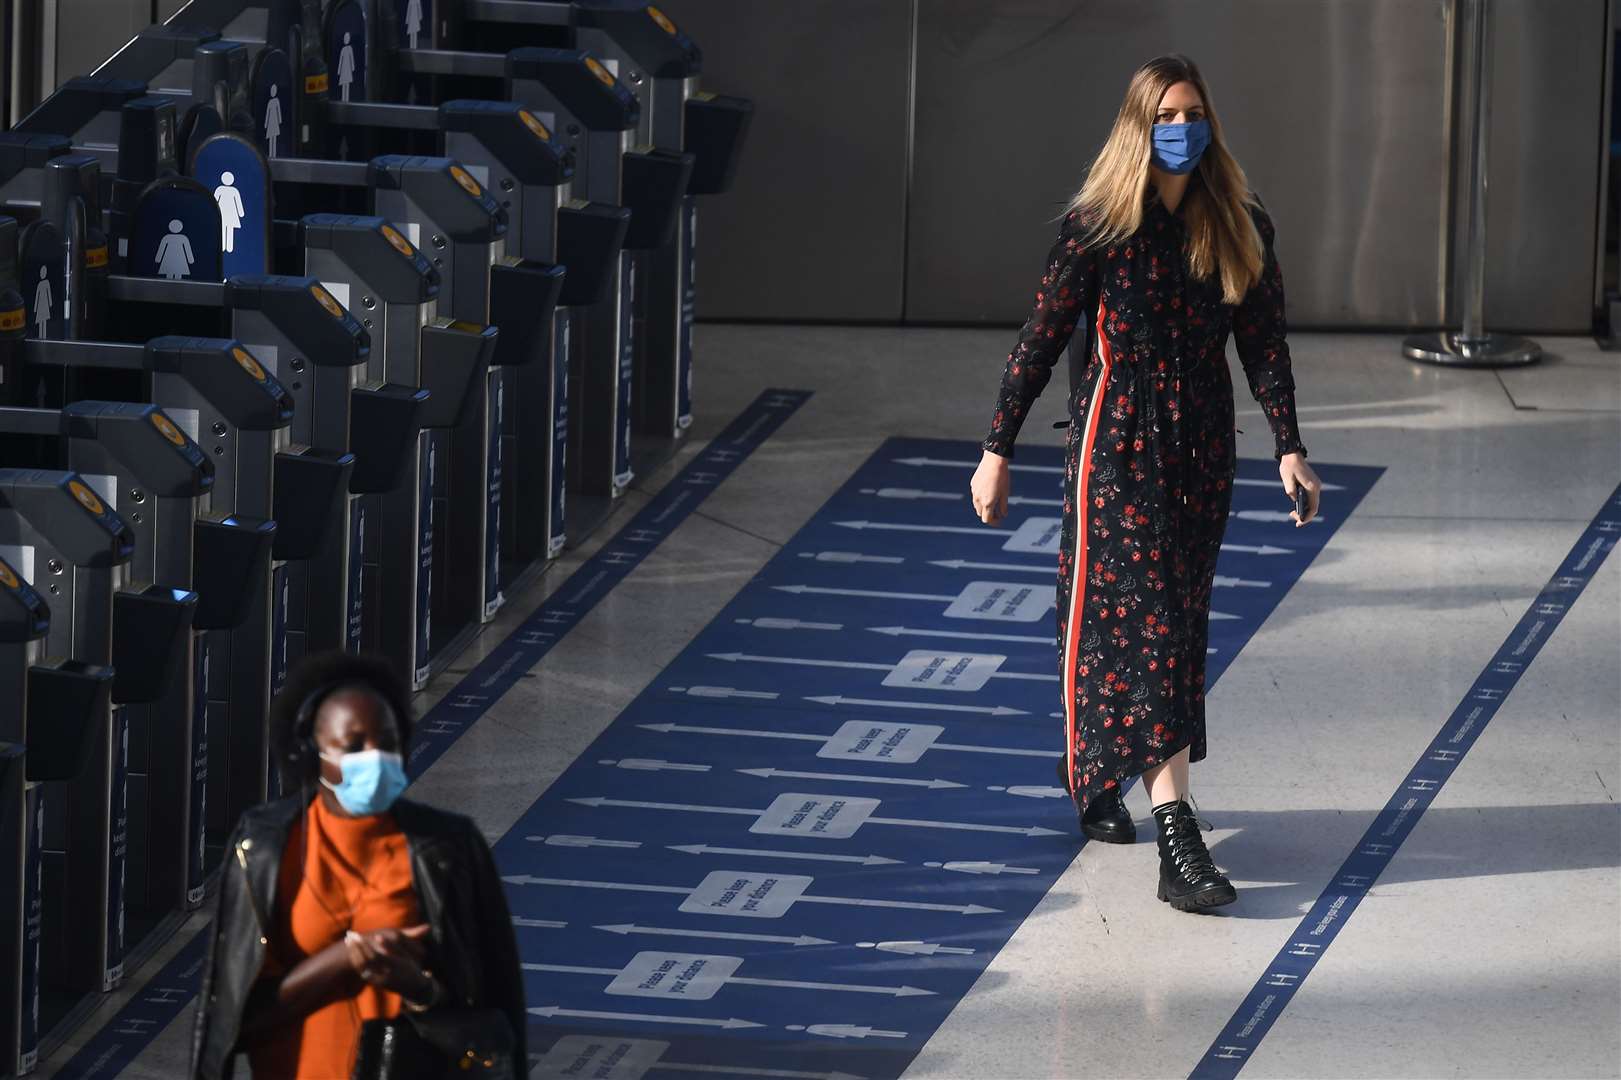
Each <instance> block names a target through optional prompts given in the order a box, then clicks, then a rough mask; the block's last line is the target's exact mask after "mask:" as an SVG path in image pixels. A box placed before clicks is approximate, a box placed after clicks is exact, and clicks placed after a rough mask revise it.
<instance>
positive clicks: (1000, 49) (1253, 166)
mask: <svg viewBox="0 0 1621 1080" xmlns="http://www.w3.org/2000/svg"><path fill="white" fill-rule="evenodd" d="M664 7H665V9H666V10H667V11H668V12H669V14H670V15H671V16H672V17H673V18H675V19H677V21H678V22H680V23H681V24H682V25H683V27H684V28H686V29H687V30H688V31H689V32H690V33H692V34H693V35H694V37H695V38H696V39H697V40H698V41H699V43H700V44H701V45H702V46H703V49H704V56H705V73H704V76H703V79H702V85H703V86H704V87H705V88H707V89H711V90H715V91H717V92H722V93H738V94H743V95H746V96H749V97H752V98H754V99H755V101H756V103H757V113H756V116H755V121H754V128H753V131H752V133H751V143H750V145H749V147H748V149H747V152H746V156H745V159H744V161H743V167H742V169H741V171H740V173H739V178H738V186H737V189H736V190H735V191H734V192H733V193H732V194H731V195H729V196H727V197H726V198H724V199H716V200H712V201H711V202H710V203H709V204H706V205H705V207H704V210H703V224H702V226H701V230H702V235H701V243H700V275H701V281H702V284H701V291H702V297H703V304H702V310H703V313H704V315H705V317H707V318H769V319H837V320H880V321H914V322H949V323H1010V322H1018V321H1020V320H1022V319H1023V318H1024V316H1025V314H1026V311H1027V309H1028V304H1029V303H1030V299H1031V294H1032V292H1033V289H1034V286H1035V281H1036V278H1037V276H1038V275H1039V273H1040V264H1041V259H1042V256H1043V255H1044V253H1045V251H1046V248H1047V245H1048V243H1049V242H1050V240H1051V237H1052V233H1053V228H1054V226H1053V219H1054V217H1055V216H1056V214H1057V212H1058V210H1059V208H1060V207H1061V206H1062V204H1063V202H1064V201H1065V199H1066V198H1067V197H1068V196H1069V195H1070V194H1071V193H1072V192H1073V191H1074V189H1075V188H1076V187H1077V186H1078V185H1079V183H1080V180H1081V178H1082V176H1083V173H1084V170H1085V166H1086V164H1087V162H1088V160H1089V159H1090V157H1091V155H1092V154H1093V153H1094V152H1095V151H1096V149H1097V147H1098V146H1099V145H1101V143H1102V140H1103V138H1104V137H1105V135H1106V134H1107V132H1108V128H1109V125H1110V124H1111V123H1112V122H1113V119H1114V114H1115V111H1116V110H1117V108H1118V106H1119V103H1120V99H1121V95H1122V94H1123V92H1124V90H1125V85H1126V82H1127V80H1128V79H1129V77H1130V75H1131V72H1132V71H1133V70H1134V69H1135V67H1136V66H1137V65H1138V64H1139V63H1141V62H1142V61H1143V60H1146V59H1148V58H1149V57H1151V56H1153V55H1155V54H1157V53H1162V52H1171V51H1182V52H1186V53H1188V54H1189V55H1191V56H1192V57H1193V58H1194V59H1195V60H1196V61H1198V62H1199V64H1200V66H1201V68H1202V69H1203V71H1204V73H1205V76H1206V78H1207V80H1208V81H1209V83H1210V85H1211V94H1212V97H1213V98H1214V99H1215V104H1216V107H1217V108H1218V109H1219V110H1220V111H1221V116H1222V119H1223V123H1224V125H1225V127H1226V130H1227V133H1228V137H1229V141H1230V143H1231V144H1232V147H1233V149H1234V151H1235V153H1236V154H1237V156H1238V158H1239V160H1240V162H1241V163H1242V164H1243V165H1244V167H1245V169H1246V170H1247V172H1248V174H1249V176H1250V180H1251V184H1252V186H1253V187H1254V188H1255V190H1257V191H1258V192H1259V193H1260V194H1261V196H1262V197H1263V198H1264V199H1265V200H1266V202H1267V205H1268V207H1269V208H1270V209H1271V210H1272V213H1273V216H1274V218H1275V219H1276V221H1277V223H1278V231H1279V238H1278V253H1279V259H1280V261H1281V263H1282V264H1283V267H1284V271H1285V278H1286V281H1287V283H1288V290H1289V308H1290V317H1291V320H1292V322H1293V323H1294V324H1295V325H1297V326H1320V327H1368V328H1375V327H1378V328H1391V329H1397V328H1407V327H1418V326H1437V325H1442V324H1447V323H1453V322H1456V321H1457V319H1458V318H1459V313H1458V311H1457V310H1456V309H1455V304H1454V302H1453V300H1452V296H1453V295H1454V294H1453V291H1452V289H1450V288H1449V287H1448V282H1449V281H1450V280H1451V279H1452V278H1453V277H1455V276H1456V275H1457V274H1458V273H1459V271H1460V263H1461V250H1459V248H1460V247H1461V241H1462V237H1461V230H1460V229H1459V228H1458V227H1457V223H1456V222H1455V220H1454V219H1455V218H1456V217H1457V215H1458V210H1459V201H1458V190H1457V189H1458V183H1459V177H1458V175H1457V174H1458V169H1457V163H1458V160H1459V147H1458V145H1457V138H1458V135H1459V132H1458V131H1457V130H1456V124H1455V123H1454V116H1453V112H1454V100H1455V97H1456V85H1455V84H1456V79H1457V77H1458V72H1457V70H1456V68H1457V63H1456V60H1455V55H1454V54H1455V49H1456V40H1455V38H1456V33H1455V26H1454V24H1455V21H1456V11H1455V10H1454V9H1455V4H1454V3H1452V2H1451V0H1155V2H1145V0H813V2H807V3H792V4H788V3H757V2H749V0H666V3H665V5H664ZM1491 10H1492V12H1493V18H1494V19H1495V25H1494V38H1493V49H1492V61H1491V77H1492V79H1493V105H1494V107H1493V110H1492V135H1491V139H1492V164H1491V170H1490V191H1491V197H1490V201H1489V204H1488V209H1489V214H1488V241H1489V245H1488V248H1489V263H1488V265H1489V270H1488V274H1487V294H1486V311H1487V319H1488V325H1489V326H1492V327H1494V328H1497V329H1503V330H1508V329H1520V330H1530V331H1540V332H1545V333H1546V332H1567V333H1585V332H1587V331H1588V330H1589V329H1590V326H1591V321H1592V314H1593V310H1594V306H1595V296H1594V293H1595V279H1596V271H1595V265H1596V257H1597V247H1596V245H1597V226H1598V222H1599V220H1600V218H1599V198H1600V190H1601V187H1600V182H1601V175H1600V169H1601V166H1602V164H1603V162H1604V158H1603V155H1602V151H1603V147H1604V146H1605V144H1606V141H1607V140H1606V138H1605V136H1604V134H1603V133H1602V132H1601V130H1600V127H1601V120H1602V105H1603V101H1604V98H1605V96H1606V95H1607V93H1608V82H1607V78H1608V74H1607V71H1606V53H1607V51H1608V49H1607V41H1608V38H1607V35H1606V28H1607V20H1608V18H1609V13H1608V4H1607V3H1606V0H1494V2H1493V3H1492V5H1491Z"/></svg>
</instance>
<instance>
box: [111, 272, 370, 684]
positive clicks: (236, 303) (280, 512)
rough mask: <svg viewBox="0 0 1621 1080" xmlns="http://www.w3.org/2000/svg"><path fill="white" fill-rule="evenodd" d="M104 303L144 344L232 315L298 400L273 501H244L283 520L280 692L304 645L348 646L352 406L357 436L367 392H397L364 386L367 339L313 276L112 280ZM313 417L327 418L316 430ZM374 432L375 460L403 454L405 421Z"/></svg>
mask: <svg viewBox="0 0 1621 1080" xmlns="http://www.w3.org/2000/svg"><path fill="white" fill-rule="evenodd" d="M108 296H109V298H110V300H111V304H110V306H109V312H108V314H109V317H108V319H107V324H106V325H107V329H108V330H109V331H115V330H116V331H118V333H119V336H124V335H126V334H127V335H129V336H131V337H134V338H135V339H137V340H144V339H146V338H147V337H148V336H149V335H150V336H156V335H157V334H159V333H161V332H164V331H167V330H171V329H172V328H173V327H174V326H175V324H176V323H177V322H179V323H181V324H182V325H188V324H189V325H190V327H191V328H193V329H194V330H195V331H196V332H198V333H205V334H206V333H210V332H212V333H217V332H218V331H219V329H220V322H221V321H223V320H222V319H221V318H220V314H221V313H226V314H227V315H228V321H229V327H228V332H229V334H230V336H231V337H233V338H234V339H236V340H237V341H239V342H241V343H242V346H243V348H244V349H245V351H246V352H247V353H248V358H249V360H251V361H252V362H253V363H255V364H257V365H259V366H260V367H262V368H263V369H264V370H265V371H266V372H267V374H268V375H270V376H274V377H275V379H276V381H277V382H278V383H279V384H280V385H281V386H282V387H283V388H285V390H286V392H287V393H288V394H289V395H290V396H291V398H292V400H293V404H294V408H293V427H292V428H291V430H290V432H289V433H288V436H289V439H288V441H287V442H285V443H284V444H283V445H282V446H280V447H278V449H279V455H278V460H277V462H276V470H275V471H276V476H275V483H274V485H273V491H269V490H267V491H266V492H265V494H266V495H270V496H272V502H271V503H270V504H268V505H265V504H259V505H251V506H250V505H243V503H242V502H241V501H240V500H239V501H238V503H237V506H236V511H237V512H238V513H243V514H248V515H251V516H253V517H263V518H271V519H273V520H275V521H276V522H277V523H278V527H277V530H276V539H275V548H274V556H275V559H276V560H277V562H278V563H279V564H281V565H278V566H277V567H275V570H274V576H275V577H276V578H277V581H276V585H275V592H276V594H277V601H276V604H275V607H274V609H273V615H272V619H273V625H276V626H278V627H283V628H285V634H286V638H287V641H286V644H285V646H284V647H283V648H284V653H285V658H284V660H283V661H282V662H280V663H278V665H277V668H278V670H277V672H276V673H275V674H274V676H273V678H272V686H271V688H270V689H271V692H272V693H273V692H274V691H275V690H276V689H278V688H279V687H280V683H281V680H282V678H284V677H285V674H286V668H285V662H286V660H287V659H296V658H297V657H298V656H299V655H301V654H302V653H303V652H304V651H305V648H306V645H307V646H308V647H309V648H336V647H339V646H340V645H341V644H342V643H343V642H344V640H345V636H346V634H347V629H348V624H349V619H350V617H351V614H352V605H353V602H354V600H355V599H357V598H354V597H352V596H351V593H350V590H349V587H348V585H349V582H350V567H349V560H348V541H349V537H350V530H351V528H352V524H353V514H352V513H351V511H352V509H353V506H352V500H351V499H349V498H347V496H346V493H347V492H348V491H349V490H350V489H351V487H352V486H353V485H352V482H351V474H352V473H353V472H354V471H355V469H356V459H357V457H358V455H356V454H355V453H352V452H351V451H350V450H349V449H348V447H349V446H350V444H351V437H352V434H351V425H350V418H351V409H353V412H354V415H355V417H356V423H355V426H354V429H353V431H354V434H355V435H358V434H359V418H360V417H361V416H362V415H364V408H365V406H364V404H361V405H358V406H357V404H356V403H357V402H362V401H363V399H364V398H365V397H366V396H367V395H368V394H370V395H372V396H373V397H376V398H383V397H386V396H391V395H393V394H394V391H393V390H392V389H390V388H386V387H372V386H368V385H364V384H361V383H360V381H359V379H358V377H357V376H358V371H359V369H361V368H362V366H363V365H364V364H365V362H366V358H367V355H368V352H369V350H370V340H369V336H368V335H367V333H366V330H365V328H364V327H362V326H361V325H360V323H359V322H358V321H356V320H355V319H354V318H352V317H351V316H350V315H349V313H348V312H346V311H345V310H344V309H343V307H342V306H341V305H339V304H338V302H337V301H336V300H335V299H333V297H332V295H331V294H330V293H328V292H327V291H326V290H325V289H324V288H322V287H321V285H320V283H319V282H317V281H316V280H315V279H313V278H310V277H303V276H287V275H275V274H262V275H247V276H243V277H236V278H232V279H231V280H229V281H227V282H223V283H221V282H203V281H172V280H167V279H163V278H150V277H135V276H128V275H118V274H115V275H113V276H112V277H111V278H110V279H109V281H108ZM188 309H190V310H188ZM188 314H189V315H190V316H191V317H190V318H189V319H188V318H187V316H188ZM199 316H200V317H199ZM391 405H392V403H391V402H388V401H384V402H382V408H380V409H379V410H378V411H381V412H384V413H388V412H390V411H391V409H390V406H391ZM301 418H302V419H301ZM316 421H323V422H324V423H323V424H322V427H321V428H320V429H319V430H317V429H316V427H315V422H316ZM378 426H379V428H380V429H381V430H382V431H383V432H385V433H387V434H388V435H389V436H390V437H389V438H386V439H384V440H382V441H383V442H384V443H385V447H386V449H385V450H383V451H381V452H379V453H377V454H374V455H372V459H373V460H382V459H385V458H386V457H387V456H388V454H389V453H390V452H394V453H397V452H398V451H397V449H394V447H395V446H396V445H397V442H398V425H397V424H393V423H385V424H381V425H378ZM284 472H285V473H286V475H284ZM333 498H336V499H337V505H336V507H335V508H333V512H331V513H330V514H329V516H327V517H326V518H324V519H317V518H316V517H315V516H314V515H313V514H311V513H308V512H304V511H301V509H300V508H297V507H295V506H294V505H293V504H294V503H299V502H302V501H304V500H310V501H311V502H312V503H314V504H317V505H319V506H320V507H322V508H323V509H325V508H328V507H331V506H332V503H331V500H332V499H333ZM295 522H296V523H301V524H302V527H299V526H297V525H295ZM290 563H302V564H304V565H287V564H290ZM276 636H277V637H279V636H281V635H279V634H278V635H276ZM261 714H262V710H261Z"/></svg>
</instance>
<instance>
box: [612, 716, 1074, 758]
mask: <svg viewBox="0 0 1621 1080" xmlns="http://www.w3.org/2000/svg"><path fill="white" fill-rule="evenodd" d="M1060 715H1062V714H1060ZM636 726H637V727H639V728H645V729H646V730H648V731H659V732H665V733H669V732H681V733H683V734H690V735H738V736H742V737H744V738H750V739H798V740H800V741H802V742H819V743H825V742H827V740H828V739H830V738H832V736H831V735H812V734H810V733H808V732H802V731H760V730H757V729H754V728H720V727H702V726H700V725H697V724H637V725H636ZM929 749H931V750H959V751H962V752H964V753H969V754H1012V755H1015V756H1018V757H1063V756H1064V755H1063V751H1061V750H1020V749H1016V748H1014V747H1011V746H968V745H964V744H962V743H941V742H937V743H930V744H929Z"/></svg>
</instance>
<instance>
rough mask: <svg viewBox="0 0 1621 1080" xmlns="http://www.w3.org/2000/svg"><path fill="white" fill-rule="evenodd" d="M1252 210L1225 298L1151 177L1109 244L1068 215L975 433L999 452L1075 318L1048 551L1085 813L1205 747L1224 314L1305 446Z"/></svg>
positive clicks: (1223, 409)
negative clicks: (1241, 276) (1136, 223)
mask: <svg viewBox="0 0 1621 1080" xmlns="http://www.w3.org/2000/svg"><path fill="white" fill-rule="evenodd" d="M1196 177H1197V174H1195V179H1194V180H1192V181H1191V182H1190V187H1189V193H1191V191H1192V187H1191V184H1192V183H1197V182H1198V180H1197V178H1196ZM1184 197H1185V196H1184ZM1180 209H1181V204H1179V206H1178V210H1180ZM1251 213H1252V215H1253V218H1254V221H1255V225H1256V228H1257V230H1258V231H1259V233H1260V236H1261V239H1262V241H1263V243H1264V245H1265V265H1264V268H1263V270H1262V274H1261V278H1260V280H1259V281H1258V282H1257V283H1256V284H1255V286H1254V287H1253V288H1251V289H1250V291H1249V293H1248V294H1247V295H1246V296H1245V297H1244V300H1243V302H1242V303H1241V304H1239V305H1238V306H1237V307H1234V306H1232V305H1229V304H1226V303H1224V302H1223V301H1222V298H1221V286H1220V282H1219V281H1217V280H1215V279H1214V278H1212V280H1210V281H1197V280H1194V279H1193V278H1192V277H1191V276H1190V275H1189V273H1188V272H1187V269H1186V265H1185V256H1184V243H1185V240H1184V228H1183V222H1182V217H1181V215H1180V213H1173V212H1171V211H1170V210H1168V209H1167V208H1166V207H1165V205H1164V204H1163V203H1162V202H1160V201H1159V198H1158V195H1157V193H1156V192H1155V190H1154V188H1153V186H1152V185H1150V187H1149V189H1148V201H1147V203H1146V204H1145V207H1144V216H1143V223H1142V225H1141V227H1140V228H1139V229H1138V231H1137V232H1136V233H1135V234H1133V235H1132V236H1131V237H1130V238H1129V239H1128V240H1127V241H1125V242H1124V243H1121V244H1117V245H1115V246H1112V247H1105V248H1100V249H1097V250H1092V249H1089V248H1087V247H1086V246H1085V245H1083V244H1082V243H1081V240H1080V236H1081V235H1082V233H1083V231H1084V230H1083V227H1082V225H1083V223H1082V222H1081V221H1080V220H1079V218H1078V216H1077V214H1076V213H1074V212H1072V213H1071V214H1070V215H1068V216H1067V217H1066V218H1065V219H1064V223H1063V225H1062V227H1061V228H1060V230H1059V235H1058V239H1057V241H1056V242H1055V243H1054V244H1053V247H1052V250H1051V252H1050V253H1049V254H1048V256H1047V270H1046V273H1045V274H1044V275H1043V276H1042V279H1041V286H1040V289H1039V290H1038V291H1037V293H1036V301H1035V310H1034V311H1033V312H1032V313H1031V315H1030V318H1029V320H1028V321H1027V322H1026V323H1025V325H1024V327H1023V328H1022V329H1021V330H1020V331H1019V336H1018V341H1017V344H1016V345H1015V346H1014V348H1013V351H1012V353H1011V354H1010V355H1009V356H1008V359H1007V366H1006V368H1005V370H1004V372H1003V376H1002V388H1001V393H1000V395H999V397H998V399H997V405H996V415H995V419H994V420H993V422H992V424H991V432H990V435H989V436H988V437H987V438H986V439H985V441H984V443H983V444H982V445H983V446H984V448H985V449H987V450H990V451H992V452H994V453H997V454H1001V455H1003V456H1005V457H1012V456H1013V444H1014V439H1015V438H1016V437H1017V435H1018V432H1019V428H1020V426H1021V425H1022V423H1023V421H1024V418H1025V415H1026V413H1027V412H1028V410H1029V406H1030V403H1031V402H1032V401H1033V400H1034V399H1035V398H1036V396H1037V395H1038V394H1040V393H1041V391H1042V389H1043V388H1044V387H1045V386H1046V385H1047V381H1048V380H1049V379H1050V378H1051V376H1052V370H1053V366H1054V364H1055V362H1056V361H1057V359H1058V356H1059V354H1060V353H1062V352H1063V350H1064V348H1065V346H1066V345H1067V344H1069V342H1070V338H1071V336H1072V335H1073V334H1074V331H1075V330H1076V327H1077V325H1078V324H1079V323H1080V322H1082V321H1083V320H1085V321H1087V322H1088V323H1090V325H1089V326H1088V327H1086V328H1085V329H1086V330H1087V331H1090V332H1088V333H1086V337H1085V340H1086V342H1087V344H1086V346H1085V347H1084V348H1077V349H1076V350H1075V351H1074V353H1073V354H1072V356H1071V364H1072V366H1073V374H1074V375H1076V376H1078V377H1074V378H1072V382H1073V385H1074V389H1073V393H1072V394H1071V396H1070V401H1069V416H1070V423H1069V438H1068V454H1067V457H1066V468H1065V471H1064V511H1063V530H1062V535H1061V540H1060V550H1059V555H1058V655H1059V672H1060V678H1061V684H1062V687H1063V692H1062V693H1063V703H1064V741H1065V745H1066V747H1067V748H1068V754H1067V756H1066V771H1067V777H1068V786H1069V788H1070V790H1071V792H1072V793H1073V794H1074V797H1075V802H1076V805H1077V806H1078V807H1079V808H1080V810H1081V811H1082V812H1084V811H1085V810H1086V807H1087V806H1088V805H1089V804H1090V802H1091V800H1092V799H1093V798H1095V797H1096V796H1097V795H1099V794H1100V793H1102V792H1104V791H1107V790H1110V789H1114V790H1118V788H1119V785H1121V784H1122V783H1124V782H1125V781H1126V780H1128V779H1130V778H1131V777H1133V776H1135V775H1137V774H1138V773H1140V772H1142V771H1143V770H1144V769H1149V768H1152V767H1153V766H1155V765H1157V764H1159V763H1161V762H1163V761H1165V760H1166V759H1167V758H1169V757H1171V756H1173V755H1175V754H1177V753H1179V752H1180V751H1181V750H1182V749H1183V748H1184V747H1187V748H1190V750H1189V760H1190V761H1200V760H1202V759H1203V758H1204V757H1205V709H1204V692H1205V650H1206V647H1207V641H1208V639H1209V622H1210V592H1211V588H1212V586H1213V585H1214V584H1215V571H1216V556H1217V554H1218V553H1219V551H1220V549H1221V540H1222V534H1223V533H1224V532H1225V531H1226V527H1227V515H1228V510H1229V507H1230V506H1231V503H1232V484H1233V475H1234V471H1235V467H1236V461H1235V457H1234V442H1235V436H1234V425H1233V385H1232V377H1231V375H1230V374H1229V372H1228V367H1227V359H1226V350H1227V336H1228V332H1229V331H1231V332H1232V334H1233V338H1234V341H1235V343H1236V345H1237V349H1238V356H1239V360H1240V362H1241V363H1242V365H1243V369H1244V373H1245V376H1246V378H1247V380H1248V382H1249V386H1250V392H1251V393H1252V394H1253V395H1254V397H1255V400H1256V401H1257V402H1258V403H1259V404H1260V405H1261V407H1262V409H1263V411H1264V412H1265V414H1266V416H1267V419H1268V422H1269V424H1270V426H1271V428H1272V435H1273V439H1274V443H1275V448H1274V449H1275V455H1274V456H1275V457H1277V458H1280V459H1281V458H1282V457H1283V455H1284V454H1287V453H1291V452H1299V453H1301V454H1304V453H1305V448H1304V447H1303V446H1302V445H1301V442H1300V433H1299V431H1298V429H1297V426H1296V423H1295V409H1294V379H1293V375H1292V373H1291V371H1290V362H1289V347H1288V345H1287V343H1286V342H1285V341H1284V330H1285V322H1284V312H1283V276H1282V273H1281V272H1280V270H1279V268H1278V262H1277V257H1276V256H1275V255H1274V253H1273V250H1272V241H1273V227H1272V221H1271V219H1270V217H1269V216H1268V215H1267V213H1266V212H1265V210H1264V209H1262V208H1259V207H1257V208H1255V209H1253V210H1252V211H1251ZM1094 319H1095V322H1094V321H1092V320H1094ZM1077 345H1079V341H1078V342H1077ZM1083 463H1084V468H1083V467H1082V466H1083ZM1078 569H1079V572H1080V577H1079V579H1078V582H1077V577H1076V574H1077V570H1078Z"/></svg>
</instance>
